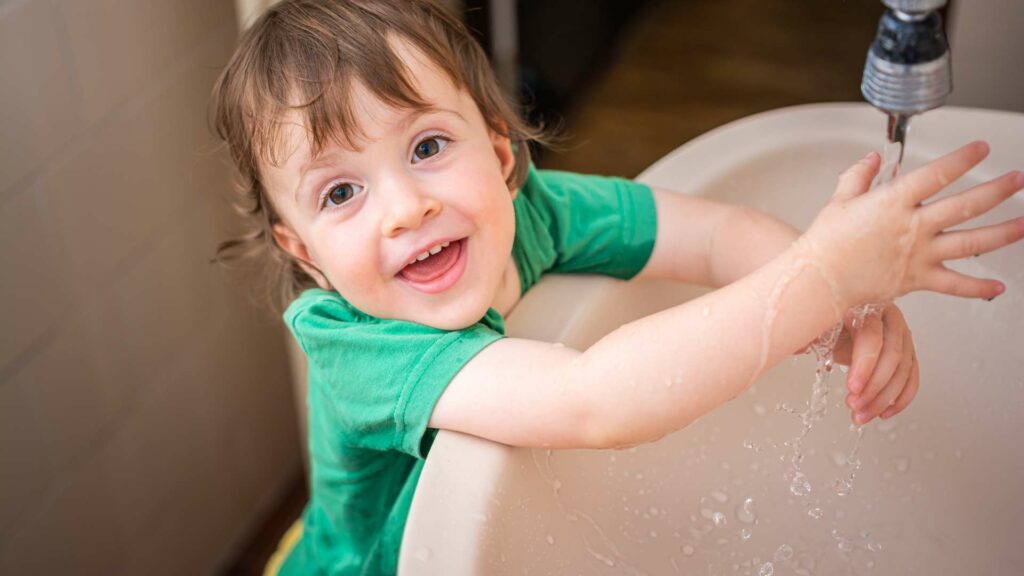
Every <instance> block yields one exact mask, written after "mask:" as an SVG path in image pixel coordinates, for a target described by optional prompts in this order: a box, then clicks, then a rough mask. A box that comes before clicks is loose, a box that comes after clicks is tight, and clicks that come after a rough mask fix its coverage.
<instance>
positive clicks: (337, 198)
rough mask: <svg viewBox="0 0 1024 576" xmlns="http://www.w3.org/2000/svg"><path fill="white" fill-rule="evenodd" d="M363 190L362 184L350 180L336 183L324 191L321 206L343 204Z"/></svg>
mask: <svg viewBox="0 0 1024 576" xmlns="http://www.w3.org/2000/svg"><path fill="white" fill-rule="evenodd" d="M362 190H363V187H362V186H360V185H358V184H352V183H350V182H342V183H340V184H335V185H334V186H331V187H330V188H328V189H327V191H326V192H325V193H324V197H323V201H322V202H321V203H320V204H321V207H322V208H327V207H330V206H341V205H342V204H344V203H345V202H348V201H349V200H351V199H352V198H353V197H354V196H355V195H356V194H359V193H360V192H362Z"/></svg>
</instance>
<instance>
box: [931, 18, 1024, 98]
mask: <svg viewBox="0 0 1024 576" xmlns="http://www.w3.org/2000/svg"><path fill="white" fill-rule="evenodd" d="M948 29H949V42H950V46H951V48H950V49H951V52H952V58H953V94H952V95H951V96H950V98H949V103H950V104H953V105H956V106H971V107H975V108H994V109H997V110H1015V111H1017V112H1024V74H1021V73H1020V71H1021V63H1020V60H1021V57H1022V56H1024V34H1021V30H1024V2H1021V0H956V1H955V2H953V3H952V4H951V9H950V21H949V26H948Z"/></svg>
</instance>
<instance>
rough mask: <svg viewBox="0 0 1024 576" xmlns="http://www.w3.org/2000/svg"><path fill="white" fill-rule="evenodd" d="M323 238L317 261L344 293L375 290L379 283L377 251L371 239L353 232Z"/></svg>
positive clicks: (339, 290) (337, 287)
mask: <svg viewBox="0 0 1024 576" xmlns="http://www.w3.org/2000/svg"><path fill="white" fill-rule="evenodd" d="M320 240H321V241H320V242H318V243H317V246H316V249H317V250H316V254H317V262H319V263H321V270H323V272H324V274H326V275H327V278H328V279H329V280H330V282H331V285H332V286H334V287H335V288H336V289H337V290H338V292H340V293H341V294H342V296H346V295H347V294H354V293H355V292H358V291H365V290H367V289H368V288H371V289H372V287H375V286H376V285H377V284H378V282H379V280H377V276H378V275H379V269H378V265H377V257H378V254H377V250H376V249H375V248H373V246H374V244H373V243H372V242H369V241H366V240H365V239H364V238H361V237H359V235H358V234H355V233H352V232H347V233H346V234H344V235H343V236H342V235H341V234H338V235H332V236H330V237H326V238H321V239H320ZM357 246H358V247H359V248H358V249H356V247H357Z"/></svg>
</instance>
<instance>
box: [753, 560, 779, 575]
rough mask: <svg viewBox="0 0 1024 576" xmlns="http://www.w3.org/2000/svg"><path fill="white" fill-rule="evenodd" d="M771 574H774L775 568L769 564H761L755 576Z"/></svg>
mask: <svg viewBox="0 0 1024 576" xmlns="http://www.w3.org/2000/svg"><path fill="white" fill-rule="evenodd" d="M772 574H775V567H774V566H772V563H771V562H765V563H764V564H761V567H760V568H758V570H757V576H772Z"/></svg>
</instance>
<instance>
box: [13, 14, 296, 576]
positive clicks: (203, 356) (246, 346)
mask: <svg viewBox="0 0 1024 576" xmlns="http://www.w3.org/2000/svg"><path fill="white" fill-rule="evenodd" d="M236 35H237V22H236V13H235V9H234V4H233V2H232V1H231V0H149V1H147V2H138V1H137V0H7V1H5V2H0V79H2V81H0V270H3V272H2V273H0V318H2V319H3V320H2V323H0V574H163V573H166V574H203V573H210V572H214V571H216V570H217V569H218V568H219V567H220V566H222V565H223V563H224V562H225V561H226V558H227V557H229V556H230V555H231V554H232V553H233V552H234V550H235V548H236V547H237V546H239V545H240V544H241V543H242V542H243V541H244V540H245V539H246V538H247V536H248V534H249V532H250V530H251V529H252V527H253V526H254V524H255V523H256V522H257V521H258V518H259V517H261V516H262V515H263V514H265V512H266V511H267V510H268V507H272V506H273V505H274V504H275V503H276V501H277V500H278V499H279V498H280V491H281V490H282V489H283V488H285V487H287V486H288V485H289V484H290V483H291V482H293V481H294V478H295V477H296V475H297V474H299V473H300V470H301V463H300V455H299V454H300V441H299V438H298V434H297V428H298V426H297V423H296V419H295V416H294V402H293V399H292V395H291V389H290V374H289V369H288V364H287V359H286V352H285V346H284V342H285V336H284V332H283V330H282V327H281V325H280V324H281V323H280V321H279V319H278V318H277V317H276V316H274V315H271V314H268V313H265V312H261V311H259V310H258V309H257V308H256V307H255V306H254V305H253V304H251V303H250V300H249V298H248V296H247V292H246V290H245V286H244V282H245V277H244V276H243V275H241V274H232V273H226V272H224V271H223V270H221V269H219V268H218V267H216V266H213V265H211V264H209V263H208V259H209V258H210V256H211V255H212V254H213V251H214V248H215V246H216V243H217V242H218V241H219V240H222V239H224V238H225V236H226V234H227V226H228V225H229V224H228V223H229V222H232V218H233V216H232V214H231V213H230V210H229V209H228V207H227V204H226V202H225V196H226V192H227V190H228V187H229V186H230V181H231V171H230V169H229V165H228V161H227V158H226V155H225V154H224V153H223V151H221V150H219V149H218V148H217V146H216V145H215V144H214V142H213V139H212V136H211V135H210V132H209V130H208V127H207V121H206V113H207V103H208V98H209V94H210V90H211V87H212V85H213V82H214V80H215V79H216V77H217V74H218V72H219V70H220V69H221V68H222V67H223V65H224V64H225V62H226V61H227V59H228V57H229V55H230V52H231V49H232V47H233V45H234V42H235V39H236Z"/></svg>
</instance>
